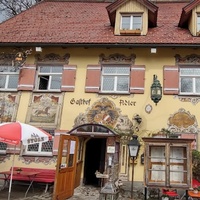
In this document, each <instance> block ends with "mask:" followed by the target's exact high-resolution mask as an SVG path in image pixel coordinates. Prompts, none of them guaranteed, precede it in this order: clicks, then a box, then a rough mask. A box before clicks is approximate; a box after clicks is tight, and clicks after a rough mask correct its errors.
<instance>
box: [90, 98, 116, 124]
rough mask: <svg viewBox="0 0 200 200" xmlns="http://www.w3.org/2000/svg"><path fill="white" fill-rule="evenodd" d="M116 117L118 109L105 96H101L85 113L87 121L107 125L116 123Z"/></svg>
mask: <svg viewBox="0 0 200 200" xmlns="http://www.w3.org/2000/svg"><path fill="white" fill-rule="evenodd" d="M118 117H119V111H118V110H117V109H116V107H115V105H114V104H113V102H112V101H110V100H108V99H107V98H101V99H100V100H99V101H97V102H95V103H94V104H93V105H92V106H91V108H90V109H89V110H88V113H87V118H88V122H90V123H97V124H103V125H109V126H111V127H113V126H114V125H115V124H116V122H117V118H118Z"/></svg>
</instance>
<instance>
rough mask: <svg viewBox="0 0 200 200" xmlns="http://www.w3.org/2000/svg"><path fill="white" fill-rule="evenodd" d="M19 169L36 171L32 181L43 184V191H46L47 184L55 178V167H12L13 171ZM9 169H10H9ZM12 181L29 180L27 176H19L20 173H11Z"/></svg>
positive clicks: (51, 183) (51, 182) (52, 182)
mask: <svg viewBox="0 0 200 200" xmlns="http://www.w3.org/2000/svg"><path fill="white" fill-rule="evenodd" d="M18 169H21V170H22V171H26V172H37V173H38V174H37V175H36V176H35V177H34V183H40V184H45V185H46V187H45V193H46V192H47V190H48V188H49V185H53V184H54V179H55V173H56V170H55V169H40V168H28V167H14V168H13V171H18ZM10 170H11V169H10ZM12 180H13V181H30V178H29V177H27V176H20V174H16V173H14V174H13V177H12Z"/></svg>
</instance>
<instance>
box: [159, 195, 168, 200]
mask: <svg viewBox="0 0 200 200" xmlns="http://www.w3.org/2000/svg"><path fill="white" fill-rule="evenodd" d="M161 198H162V200H169V195H167V194H163V195H162V196H161Z"/></svg>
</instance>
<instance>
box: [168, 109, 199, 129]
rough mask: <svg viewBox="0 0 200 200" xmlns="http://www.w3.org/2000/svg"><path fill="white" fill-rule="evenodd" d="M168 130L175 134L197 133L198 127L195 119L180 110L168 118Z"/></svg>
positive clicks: (188, 113) (183, 110)
mask: <svg viewBox="0 0 200 200" xmlns="http://www.w3.org/2000/svg"><path fill="white" fill-rule="evenodd" d="M168 126H169V128H168V130H169V131H171V132H176V133H184V132H185V133H197V131H198V125H197V121H196V117H195V116H194V115H191V114H190V112H186V111H185V109H183V108H181V109H179V110H178V112H176V113H174V114H173V115H172V116H170V117H169V121H168Z"/></svg>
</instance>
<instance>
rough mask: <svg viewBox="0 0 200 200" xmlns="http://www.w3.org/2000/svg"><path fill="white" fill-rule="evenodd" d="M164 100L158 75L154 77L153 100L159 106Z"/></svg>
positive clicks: (152, 86)
mask: <svg viewBox="0 0 200 200" xmlns="http://www.w3.org/2000/svg"><path fill="white" fill-rule="evenodd" d="M161 98H162V86H161V84H160V81H159V80H158V79H157V75H155V74H154V75H153V83H152V85H151V100H152V101H153V102H154V103H155V104H156V105H157V103H158V102H159V101H160V100H161Z"/></svg>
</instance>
